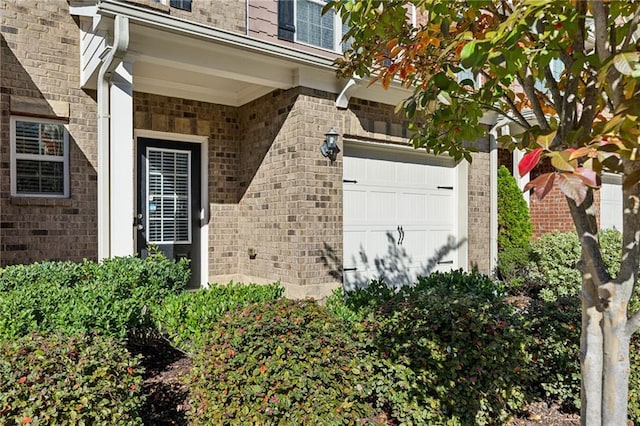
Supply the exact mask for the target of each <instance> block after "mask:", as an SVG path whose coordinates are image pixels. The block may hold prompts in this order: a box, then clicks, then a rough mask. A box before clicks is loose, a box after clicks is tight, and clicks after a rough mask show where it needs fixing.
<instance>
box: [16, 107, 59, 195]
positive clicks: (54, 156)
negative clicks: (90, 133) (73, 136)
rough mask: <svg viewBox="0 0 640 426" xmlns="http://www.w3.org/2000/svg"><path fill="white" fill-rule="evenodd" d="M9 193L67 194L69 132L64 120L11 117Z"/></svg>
mask: <svg viewBox="0 0 640 426" xmlns="http://www.w3.org/2000/svg"><path fill="white" fill-rule="evenodd" d="M11 195H13V196H26V197H57V198H64V197H68V196H69V134H68V132H67V129H66V126H65V124H64V122H61V121H59V120H50V119H44V118H30V117H17V116H14V117H11Z"/></svg>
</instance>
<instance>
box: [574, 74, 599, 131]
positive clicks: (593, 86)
mask: <svg viewBox="0 0 640 426" xmlns="http://www.w3.org/2000/svg"><path fill="white" fill-rule="evenodd" d="M589 73H590V75H589V79H588V80H587V82H586V89H585V92H584V101H583V102H582V114H581V116H580V121H579V122H578V127H580V128H582V129H583V130H584V132H585V134H587V135H588V134H589V133H591V129H592V128H593V120H594V119H595V116H596V112H597V111H596V109H597V104H598V85H597V82H598V76H597V74H596V73H595V72H594V71H593V70H592V69H589Z"/></svg>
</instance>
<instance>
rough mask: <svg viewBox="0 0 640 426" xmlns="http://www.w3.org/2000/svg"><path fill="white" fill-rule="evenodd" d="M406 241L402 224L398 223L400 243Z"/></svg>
mask: <svg viewBox="0 0 640 426" xmlns="http://www.w3.org/2000/svg"><path fill="white" fill-rule="evenodd" d="M403 241H404V229H402V226H401V225H398V245H399V246H401V245H402V243H403Z"/></svg>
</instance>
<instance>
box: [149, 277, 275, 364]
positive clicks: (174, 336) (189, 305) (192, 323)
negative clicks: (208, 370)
mask: <svg viewBox="0 0 640 426" xmlns="http://www.w3.org/2000/svg"><path fill="white" fill-rule="evenodd" d="M283 292H284V288H283V287H282V286H280V285H279V284H277V283H275V284H269V285H258V284H246V285H245V284H233V283H231V282H230V283H229V284H227V285H212V286H210V287H209V288H207V289H202V290H198V291H193V292H183V293H180V294H174V295H170V296H168V297H166V298H165V299H164V301H163V303H162V304H159V305H156V306H154V307H153V308H152V315H153V318H154V322H155V324H156V326H157V328H158V329H159V330H160V331H161V332H163V333H164V334H166V335H168V336H169V339H170V341H171V342H172V343H173V344H174V345H175V346H177V347H179V348H180V349H182V350H184V351H188V352H195V351H197V350H198V349H201V348H202V347H203V346H204V344H205V341H204V337H205V336H206V332H207V330H208V329H209V328H210V327H211V325H212V324H213V323H215V322H216V321H218V320H219V319H220V318H222V316H224V314H225V313H227V312H228V311H231V310H233V309H237V308H238V307H240V306H244V305H246V304H248V303H251V302H267V301H272V300H276V299H279V298H281V297H282V294H283Z"/></svg>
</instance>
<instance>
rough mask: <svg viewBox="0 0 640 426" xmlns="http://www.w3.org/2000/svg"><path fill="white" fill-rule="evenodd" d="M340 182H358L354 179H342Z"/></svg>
mask: <svg viewBox="0 0 640 426" xmlns="http://www.w3.org/2000/svg"><path fill="white" fill-rule="evenodd" d="M342 183H358V181H357V180H355V179H342Z"/></svg>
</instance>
